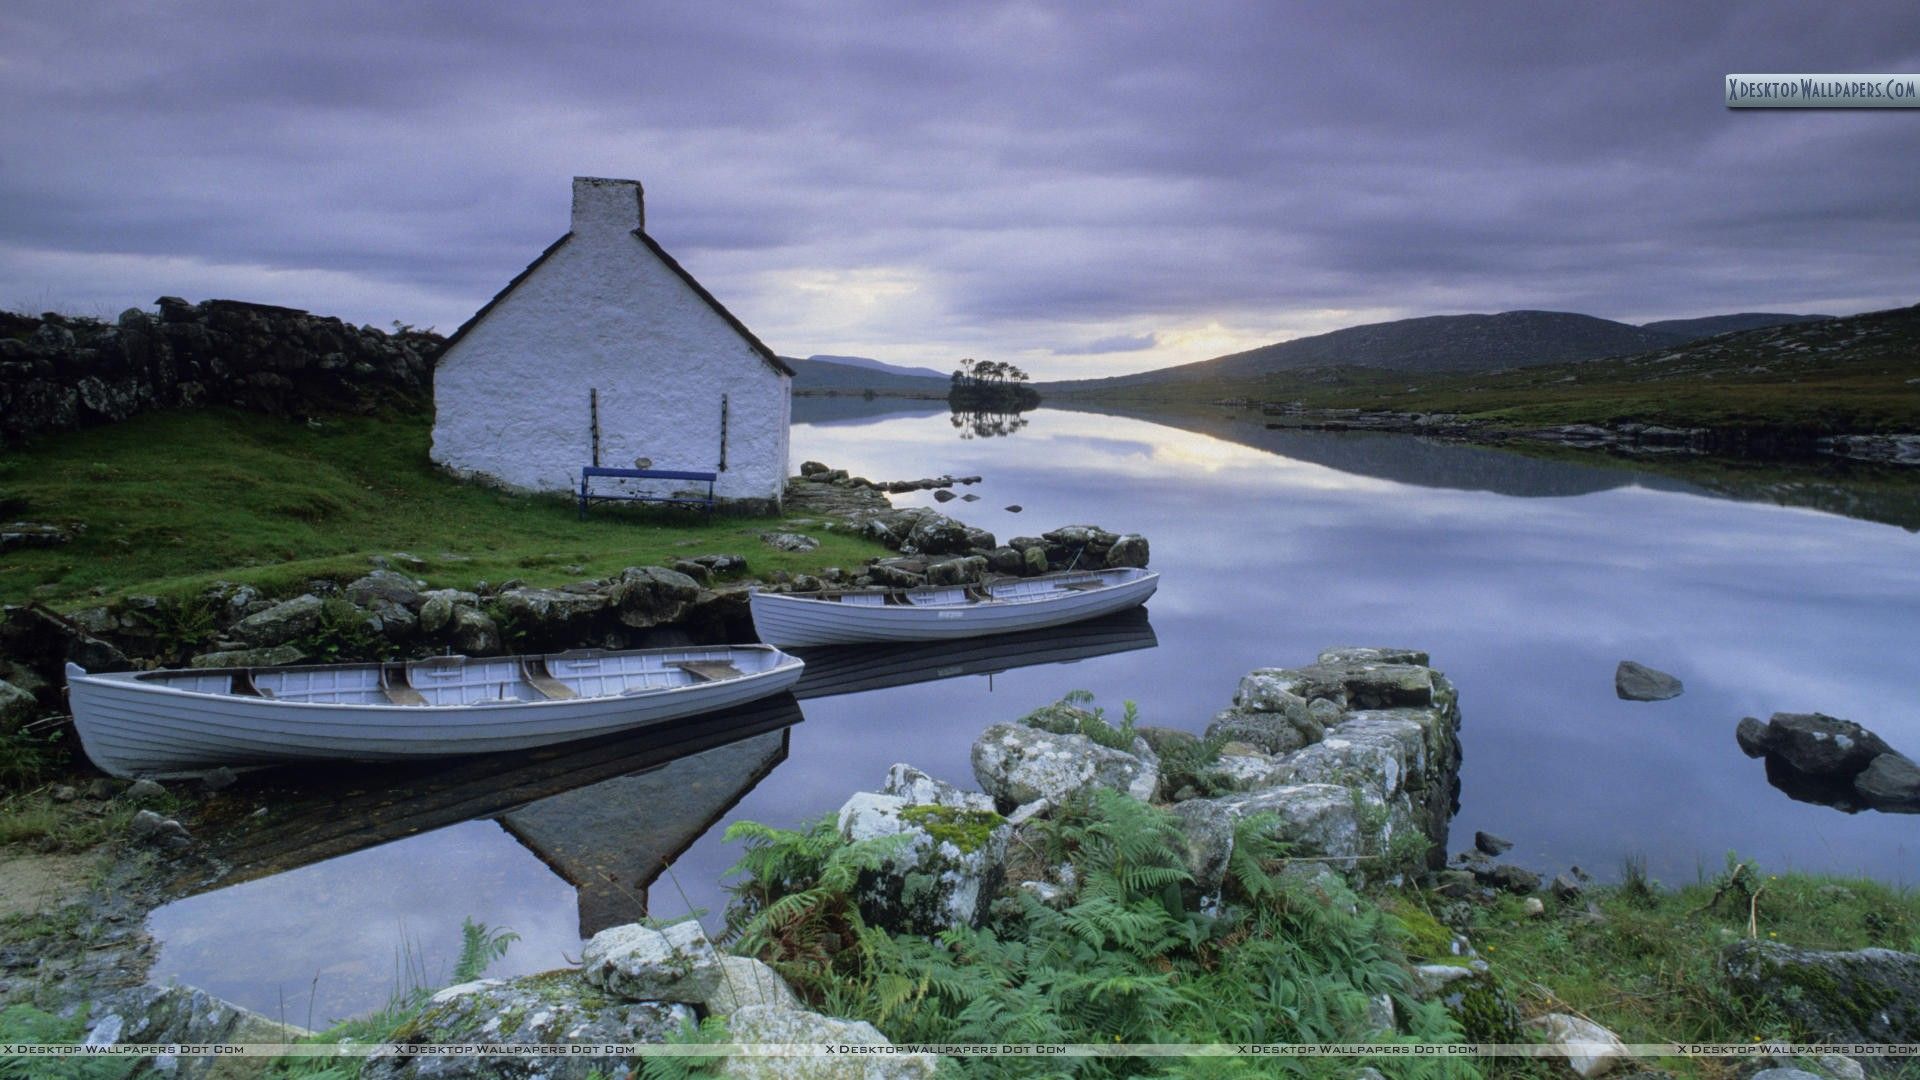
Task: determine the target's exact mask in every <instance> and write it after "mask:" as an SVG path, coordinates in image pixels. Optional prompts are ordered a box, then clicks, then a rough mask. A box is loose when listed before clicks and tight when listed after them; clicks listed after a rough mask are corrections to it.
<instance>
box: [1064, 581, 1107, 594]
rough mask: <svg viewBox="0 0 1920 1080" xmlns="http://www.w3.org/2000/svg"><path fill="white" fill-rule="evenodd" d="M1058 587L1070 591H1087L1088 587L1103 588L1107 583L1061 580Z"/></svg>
mask: <svg viewBox="0 0 1920 1080" xmlns="http://www.w3.org/2000/svg"><path fill="white" fill-rule="evenodd" d="M1060 587H1061V588H1063V589H1067V590H1070V591H1072V592H1087V591H1088V590H1090V589H1104V588H1106V587H1107V583H1106V582H1104V581H1067V582H1062V583H1061V585H1060Z"/></svg>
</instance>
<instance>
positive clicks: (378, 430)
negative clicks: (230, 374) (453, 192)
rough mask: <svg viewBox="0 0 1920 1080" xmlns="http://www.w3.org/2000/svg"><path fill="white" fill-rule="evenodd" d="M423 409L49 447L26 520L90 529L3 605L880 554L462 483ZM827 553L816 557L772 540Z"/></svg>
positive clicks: (198, 419) (12, 487)
mask: <svg viewBox="0 0 1920 1080" xmlns="http://www.w3.org/2000/svg"><path fill="white" fill-rule="evenodd" d="M430 433H431V418H430V417H428V416H426V415H422V414H406V415H396V416H386V417H340V418H333V419H327V420H323V421H310V422H298V421H291V422H290V421H286V420H279V419H274V418H270V417H265V416H258V415H253V414H250V413H242V412H237V411H231V410H217V409H216V410H194V411H177V412H167V413H155V414H151V415H147V416H142V417H139V418H136V419H133V420H130V421H128V422H126V423H123V424H115V425H111V426H106V427H100V428H93V429H89V430H86V431H81V432H75V433H71V434H66V435H62V436H59V437H56V438H51V439H48V440H45V441H44V442H42V443H40V444H39V445H36V446H32V447H28V448H25V449H22V450H18V451H13V452H10V453H9V454H7V455H6V457H5V458H4V459H0V497H3V498H4V500H5V501H8V502H10V503H12V504H13V511H12V516H13V517H16V518H25V519H29V520H34V521H47V522H58V523H67V522H75V523H80V524H83V525H84V526H85V531H84V532H83V533H81V534H79V535H78V536H77V538H76V539H75V540H74V541H73V542H72V543H69V544H65V545H62V546H59V547H55V548H43V549H33V550H23V551H15V552H9V553H8V555H7V557H6V559H5V560H4V561H3V562H0V600H5V601H7V602H17V601H20V600H23V599H29V598H31V599H39V600H42V601H45V602H48V603H51V604H54V605H55V606H64V607H68V608H73V607H80V606H85V604H87V603H91V602H95V601H94V599H93V598H95V597H103V596H119V595H132V594H141V593H150V594H155V595H160V596H184V595H187V594H191V593H194V592H197V591H198V590H200V589H201V588H203V587H205V586H206V585H207V584H209V583H210V582H212V581H215V580H218V579H226V580H229V581H235V582H244V583H248V584H252V585H255V586H256V587H259V588H261V589H262V590H264V591H265V592H267V593H268V594H269V595H275V594H283V593H292V592H296V591H300V590H302V589H304V588H305V583H306V581H307V580H308V579H310V578H315V577H329V578H335V579H351V578H354V577H358V576H360V575H361V574H364V573H366V572H367V570H368V568H369V566H368V558H369V557H370V556H374V555H386V554H389V553H392V552H395V551H405V552H408V553H410V554H413V555H416V556H418V557H420V558H422V559H424V560H426V564H427V565H426V566H425V568H424V569H416V568H411V567H409V568H407V570H408V572H409V573H411V574H413V575H414V576H416V577H424V578H425V579H426V580H427V581H428V582H429V583H430V584H431V585H433V586H434V587H450V588H464V589H471V588H473V587H474V585H475V584H476V583H477V582H479V581H489V582H493V583H496V584H497V583H499V582H501V581H504V580H508V579H513V578H518V579H520V580H522V581H524V582H525V583H526V584H529V585H554V584H560V583H563V582H568V581H577V580H580V579H583V578H591V577H604V576H607V575H610V574H613V573H617V572H618V571H619V570H621V569H622V568H624V567H628V566H642V565H650V564H651V565H660V564H666V565H670V564H671V563H672V562H673V560H675V559H680V558H687V557H689V556H693V555H702V554H709V553H732V554H740V555H744V556H746V558H747V560H748V562H749V567H750V570H751V572H753V573H755V574H758V575H766V574H768V573H770V572H772V571H775V570H787V571H791V572H796V573H797V572H805V571H817V570H819V569H821V568H824V567H827V566H843V567H848V568H852V567H857V566H858V565H860V564H861V563H862V562H864V561H865V560H866V559H867V558H869V557H871V556H874V555H880V554H884V553H885V552H884V549H882V548H881V547H880V546H879V545H878V544H875V543H872V542H870V541H866V540H861V539H858V538H855V537H852V536H848V535H837V534H834V533H830V532H826V531H824V530H822V529H820V528H819V527H817V525H801V524H800V523H799V522H797V521H795V520H794V519H793V517H792V516H791V515H789V516H788V517H785V518H774V517H745V516H730V515H727V514H724V513H722V514H715V515H714V516H713V518H712V519H711V520H710V521H709V520H707V519H705V518H704V517H703V515H701V514H699V513H697V512H692V511H683V510H677V509H673V508H666V507H652V508H635V507H625V506H612V507H595V508H594V510H593V513H592V515H591V517H590V518H589V520H587V521H584V522H583V521H580V520H578V518H577V515H576V512H575V509H574V505H573V503H572V501H571V500H570V499H568V498H567V497H565V496H536V497H528V496H516V495H509V494H505V493H502V492H499V491H495V490H491V489H489V488H486V487H483V486H480V485H476V484H467V483H461V482H459V481H456V480H454V479H452V478H451V477H449V476H448V475H447V474H445V473H443V472H441V471H440V470H438V469H436V468H435V467H434V466H433V465H432V464H431V463H430V462H429V461H428V458H427V450H428V445H429V442H430ZM792 529H798V530H799V531H804V532H806V533H807V535H810V536H813V537H815V538H816V539H818V540H819V541H820V547H819V548H818V549H816V550H814V551H811V552H806V553H786V552H780V551H776V550H774V549H773V548H771V547H769V546H767V545H766V544H764V543H762V542H761V541H760V539H759V537H760V534H761V533H763V532H768V531H774V530H792Z"/></svg>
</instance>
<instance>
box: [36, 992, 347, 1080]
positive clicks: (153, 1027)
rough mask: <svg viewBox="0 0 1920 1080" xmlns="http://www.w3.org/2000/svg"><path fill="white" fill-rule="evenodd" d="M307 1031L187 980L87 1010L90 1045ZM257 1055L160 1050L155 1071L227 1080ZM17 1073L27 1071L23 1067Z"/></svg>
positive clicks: (114, 996)
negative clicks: (218, 1055)
mask: <svg viewBox="0 0 1920 1080" xmlns="http://www.w3.org/2000/svg"><path fill="white" fill-rule="evenodd" d="M309 1034H311V1032H308V1031H306V1030H305V1029H302V1028H298V1027H295V1026H293V1025H291V1024H283V1023H279V1022H277V1021H273V1020H269V1019H267V1018H266V1017H264V1016H261V1015H260V1014H259V1013H255V1012H250V1011H248V1010H246V1009H243V1008H241V1007H240V1006H238V1005H235V1004H233V1003H232V1002H230V1001H222V1000H221V999H219V998H217V997H214V996H213V995H212V994H209V993H207V992H206V991H205V990H198V989H195V988H193V987H191V986H179V985H175V986H153V985H150V984H149V985H145V986H135V987H130V988H128V989H125V990H120V991H116V992H114V993H111V994H108V995H107V996H106V997H104V998H101V999H99V1000H97V1001H94V1002H93V1003H92V1004H91V1005H90V1007H89V1009H88V1013H87V1033H86V1039H85V1041H86V1042H87V1044H88V1045H92V1046H116V1045H121V1044H127V1043H146V1044H168V1043H231V1044H236V1045H238V1044H245V1043H289V1042H292V1041H294V1040H295V1039H297V1038H301V1037H303V1036H306V1035H309ZM257 1060H258V1059H246V1058H226V1059H222V1058H216V1057H200V1056H190V1055H175V1054H160V1055H156V1056H155V1057H154V1058H152V1059H151V1066H150V1067H151V1069H152V1071H153V1073H155V1074H158V1075H164V1076H175V1077H180V1078H182V1080H226V1078H228V1077H234V1078H237V1077H241V1076H251V1075H254V1072H253V1070H250V1069H247V1068H244V1067H243V1066H245V1064H246V1063H247V1062H248V1061H257ZM20 1075H23V1076H24V1075H27V1074H26V1073H22V1074H20Z"/></svg>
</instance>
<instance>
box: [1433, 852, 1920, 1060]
mask: <svg viewBox="0 0 1920 1080" xmlns="http://www.w3.org/2000/svg"><path fill="white" fill-rule="evenodd" d="M1726 876H1727V875H1726V874H1724V873H1723V874H1721V875H1718V876H1716V877H1715V878H1713V879H1711V880H1708V881H1704V882H1701V883H1698V884H1693V885H1689V886H1686V887H1683V888H1678V889H1655V890H1651V891H1641V892H1638V893H1636V892H1635V891H1633V890H1631V889H1627V888H1618V887H1616V888H1606V889H1599V890H1596V891H1594V892H1593V893H1591V894H1590V897H1589V898H1590V899H1592V900H1593V901H1594V903H1595V905H1596V906H1597V908H1598V909H1599V911H1600V914H1601V918H1599V919H1593V918H1590V917H1588V916H1587V914H1586V910H1585V901H1584V900H1583V901H1580V902H1579V904H1578V906H1576V907H1573V908H1568V907H1566V906H1563V905H1560V904H1558V903H1556V902H1555V901H1554V900H1553V899H1551V898H1548V899H1547V905H1548V910H1547V914H1546V915H1544V916H1540V917H1533V918H1529V917H1527V916H1526V915H1525V914H1524V912H1523V910H1522V908H1521V901H1520V899H1519V898H1517V897H1504V898H1502V899H1501V900H1499V901H1497V902H1496V903H1494V904H1492V905H1490V906H1487V907H1484V908H1479V909H1476V910H1475V914H1474V919H1473V925H1472V926H1471V927H1470V929H1469V936H1470V937H1471V939H1472V940H1473V942H1474V944H1475V946H1476V947H1477V948H1478V949H1479V950H1480V952H1481V954H1482V955H1483V956H1484V957H1485V958H1486V959H1487V960H1488V961H1489V962H1490V963H1491V964H1492V965H1493V970H1494V973H1495V975H1496V976H1497V977H1498V979H1499V980H1500V982H1501V983H1502V984H1503V985H1504V986H1505V987H1506V988H1507V990H1508V992H1509V993H1510V994H1512V995H1513V996H1514V998H1515V999H1516V1000H1517V1001H1518V1002H1519V1003H1520V1005H1521V1011H1522V1013H1523V1014H1526V1015H1534V1014H1538V1013H1543V1012H1572V1013H1576V1014H1578V1015H1581V1016H1585V1017H1588V1018H1590V1019H1592V1020H1593V1021H1595V1022H1596V1023H1599V1024H1600V1025H1602V1026H1604V1027H1606V1028H1607V1029H1608V1030H1610V1031H1612V1032H1614V1033H1615V1034H1617V1035H1619V1036H1620V1038H1621V1039H1622V1041H1624V1042H1627V1043H1647V1042H1672V1041H1679V1042H1689V1041H1696V1040H1698V1041H1710V1042H1752V1041H1754V1040H1755V1039H1765V1040H1768V1041H1773V1040H1782V1039H1792V1038H1796V1037H1802V1036H1805V1035H1807V1034H1808V1033H1806V1032H1796V1031H1793V1030H1791V1028H1790V1027H1789V1026H1788V1025H1787V1024H1786V1023H1785V1021H1784V1020H1783V1019H1782V1018H1781V1017H1779V1016H1778V1015H1775V1014H1773V1013H1772V1012H1770V1011H1769V1010H1768V1009H1767V1008H1765V1007H1764V1006H1757V1005H1755V1004H1753V1003H1750V1002H1745V1001H1741V1000H1738V999H1736V998H1735V997H1734V996H1733V995H1732V994H1730V993H1729V992H1728V990H1727V988H1726V986H1725V983H1724V981H1723V979H1722V977H1721V974H1720V969H1719V961H1720V956H1721V953H1722V951H1723V950H1724V949H1725V948H1726V946H1727V945H1729V944H1731V943H1732V942H1734V941H1736V940H1739V939H1740V938H1744V937H1747V936H1748V933H1749V926H1748V921H1749V918H1751V919H1752V920H1753V922H1754V923H1755V925H1756V927H1757V932H1758V936H1759V937H1761V938H1764V939H1767V940H1770V941H1778V942H1781V943H1783V944H1788V945H1793V946H1797V947H1802V948H1813V949H1858V948H1866V947H1869V946H1873V947H1881V948H1892V949H1899V950H1904V951H1920V893H1917V892H1915V891H1914V890H1911V889H1901V888H1895V887H1891V886H1887V885H1882V884H1879V883H1876V882H1872V881H1866V880H1861V879H1855V878H1834V877H1823V876H1819V875H1813V874H1778V875H1767V874H1764V873H1760V872H1758V871H1755V870H1753V869H1752V868H1751V865H1750V864H1749V870H1748V871H1747V873H1746V876H1745V879H1744V880H1745V883H1750V885H1748V884H1745V883H1737V884H1736V886H1735V887H1734V888H1731V889H1728V890H1727V891H1726V892H1725V893H1724V894H1723V895H1721V896H1720V898H1719V901H1718V902H1717V903H1710V902H1711V901H1713V899H1714V895H1715V893H1716V892H1717V891H1718V890H1719V886H1720V885H1721V884H1722V883H1723V882H1724V881H1725V880H1726ZM1749 888H1756V889H1757V892H1758V897H1757V900H1756V899H1755V895H1754V892H1752V891H1749ZM1401 903H1403V904H1405V903H1408V902H1407V901H1402V902H1401ZM1417 940H1437V938H1425V937H1424V936H1423V937H1422V938H1419V939H1417ZM1435 958H1438V959H1444V957H1435ZM1647 1064H1652V1063H1647ZM1724 1064H1727V1065H1731V1064H1734V1062H1732V1061H1730V1060H1729V1061H1726V1062H1724ZM1660 1066H1661V1067H1663V1068H1669V1069H1673V1070H1675V1071H1677V1072H1679V1073H1681V1074H1682V1075H1697V1076H1717V1075H1720V1073H1718V1072H1716V1071H1715V1069H1716V1065H1715V1064H1714V1063H1713V1062H1711V1061H1708V1060H1702V1061H1693V1062H1681V1061H1669V1062H1662V1063H1660ZM1729 1071H1730V1070H1729Z"/></svg>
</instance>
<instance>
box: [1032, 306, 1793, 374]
mask: <svg viewBox="0 0 1920 1080" xmlns="http://www.w3.org/2000/svg"><path fill="white" fill-rule="evenodd" d="M1822 317H1823V316H1811V315H1770V314H1746V315H1720V316H1711V317H1708V318H1704V319H1679V320H1672V321H1670V322H1668V323H1656V324H1652V325H1650V326H1633V325H1631V324H1628V323H1623V322H1614V321H1613V320H1611V319H1601V318H1596V317H1594V316H1592V315H1580V314H1576V313H1574V312H1567V311H1507V312H1502V313H1500V314H1498V315H1428V316H1423V317H1421V318H1414V319H1399V320H1396V321H1394V322H1384V323H1370V324H1367V325H1365V326H1351V327H1348V328H1346V329H1344V330H1335V331H1332V332H1331V333H1326V334H1316V335H1314V336H1312V337H1303V338H1295V339H1294V340H1292V341H1283V342H1280V343H1279V344H1276V345H1265V346H1262V347H1260V348H1258V349H1250V350H1248V351H1246V352H1241V353H1234V354H1232V355H1229V356H1220V357H1215V358H1214V359H1212V360H1202V361H1199V362H1197V363H1192V364H1182V365H1180V366H1178V367H1170V368H1161V369H1159V370H1157V371H1147V372H1141V373H1140V374H1137V375H1123V376H1120V377H1117V378H1111V379H1082V380H1076V381H1072V382H1060V383H1048V384H1043V385H1042V386H1041V389H1042V390H1043V391H1048V392H1067V393H1072V392H1098V391H1101V390H1108V389H1113V390H1120V389H1130V388H1138V387H1149V386H1155V385H1166V384H1173V383H1182V382H1205V381H1215V380H1231V379H1246V378H1256V377H1259V376H1264V375H1272V374H1276V373H1279V372H1292V371H1304V370H1310V369H1320V368H1337V367H1352V368H1379V369H1385V370H1391V371H1406V372H1422V373H1430V374H1431V373H1447V372H1487V371H1500V370H1505V369H1508V368H1518V367H1527V366H1532V365H1537V364H1555V363H1566V362H1569V361H1578V360H1596V359H1599V358H1601V357H1607V356H1625V355H1631V354H1634V353H1642V352H1648V351H1651V350H1655V349H1662V348H1668V347H1671V346H1674V345H1680V344H1684V343H1686V342H1688V341H1692V340H1695V339H1697V338H1700V337H1704V336H1710V335H1713V334H1718V333H1723V332H1726V331H1728V330H1738V329H1747V328H1750V327H1753V326H1773V325H1779V324H1782V323H1790V322H1803V321H1810V320H1814V319H1818V318H1822Z"/></svg>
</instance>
